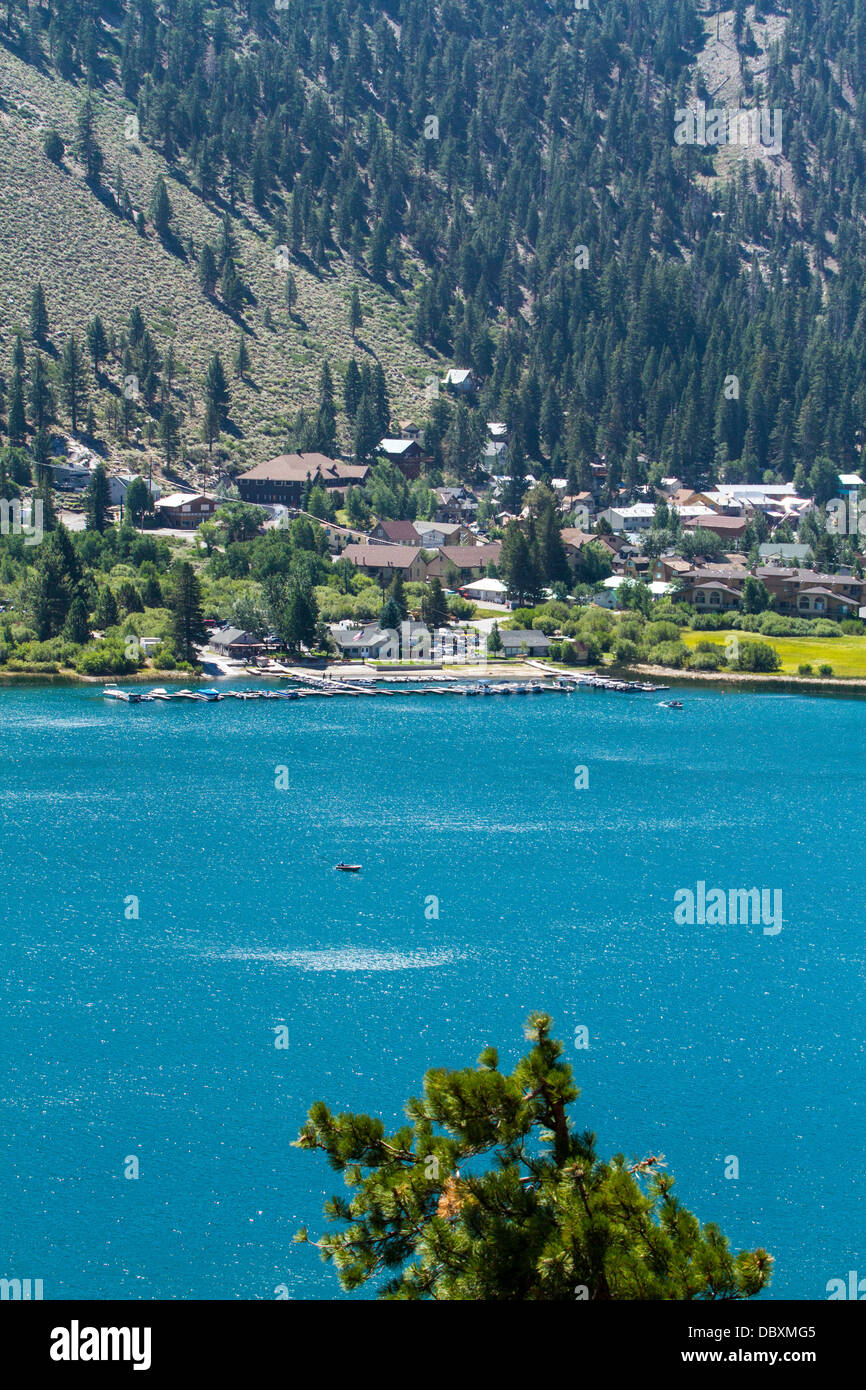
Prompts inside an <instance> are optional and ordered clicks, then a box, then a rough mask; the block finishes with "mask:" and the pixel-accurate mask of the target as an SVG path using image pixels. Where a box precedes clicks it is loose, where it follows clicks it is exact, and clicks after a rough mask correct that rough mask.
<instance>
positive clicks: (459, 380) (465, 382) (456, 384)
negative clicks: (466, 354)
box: [442, 367, 475, 395]
mask: <svg viewBox="0 0 866 1390" xmlns="http://www.w3.org/2000/svg"><path fill="white" fill-rule="evenodd" d="M442 385H443V386H445V387H446V388H447V389H448V390H449V391H459V392H461V393H463V394H464V395H465V394H468V393H469V392H470V391H474V390H475V377H474V376H473V375H472V372H471V370H470V369H469V368H455V367H451V368H450V369H449V370H448V371H447V372H446V373H445V376H444V378H443V380H442Z"/></svg>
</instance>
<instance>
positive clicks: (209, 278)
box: [198, 241, 217, 299]
mask: <svg viewBox="0 0 866 1390" xmlns="http://www.w3.org/2000/svg"><path fill="white" fill-rule="evenodd" d="M216 282H217V263H216V257H215V256H214V253H213V247H212V246H211V245H210V244H209V242H207V241H206V242H205V244H204V246H203V247H202V248H201V252H200V253H199V258H198V283H199V287H200V289H201V292H202V294H206V295H207V297H208V298H209V299H210V298H211V297H212V296H213V292H214V290H215V289H216Z"/></svg>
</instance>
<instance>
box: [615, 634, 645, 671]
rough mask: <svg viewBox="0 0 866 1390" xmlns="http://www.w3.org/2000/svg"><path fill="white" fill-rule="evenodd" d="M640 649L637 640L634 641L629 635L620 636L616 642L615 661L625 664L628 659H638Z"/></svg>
mask: <svg viewBox="0 0 866 1390" xmlns="http://www.w3.org/2000/svg"><path fill="white" fill-rule="evenodd" d="M639 655H640V651H639V648H638V644H637V642H632V641H631V640H630V639H629V638H628V637H620V638H619V639H618V641H616V642H615V643H614V648H613V657H614V661H616V662H618V663H619V664H620V665H624V664H625V663H626V662H628V661H637V659H638V656H639Z"/></svg>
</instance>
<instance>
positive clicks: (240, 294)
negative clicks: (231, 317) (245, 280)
mask: <svg viewBox="0 0 866 1390" xmlns="http://www.w3.org/2000/svg"><path fill="white" fill-rule="evenodd" d="M220 295H221V297H222V301H223V303H224V304H225V306H226V308H227V309H229V310H231V312H232V313H237V312H238V310H239V309H240V307H241V305H242V304H243V301H244V287H243V284H242V282H241V280H240V277H239V276H238V273H237V271H236V270H235V263H234V261H233V260H232V259H231V257H229V258H228V260H227V261H226V263H225V265H224V266H223V273H222V275H221V276H220Z"/></svg>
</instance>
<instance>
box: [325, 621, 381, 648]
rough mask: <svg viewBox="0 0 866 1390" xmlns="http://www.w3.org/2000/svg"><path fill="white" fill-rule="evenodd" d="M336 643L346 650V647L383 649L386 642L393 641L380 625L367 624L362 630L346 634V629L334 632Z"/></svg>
mask: <svg viewBox="0 0 866 1390" xmlns="http://www.w3.org/2000/svg"><path fill="white" fill-rule="evenodd" d="M332 635H333V638H334V641H335V642H336V643H337V646H338V647H342V648H343V649H344V650H345V648H346V647H381V646H382V644H383V643H384V642H389V641H390V640H391V638H390V634H389V633H387V632H385V631H384V630H383V629H382V628H381V627H380V626H379V624H378V623H367V624H366V625H365V626H364V627H362V628H360V630H356V631H353V632H346V631H345V629H344V630H343V631H342V632H341V631H339V630H337V631H334V632H333V634H332Z"/></svg>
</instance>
